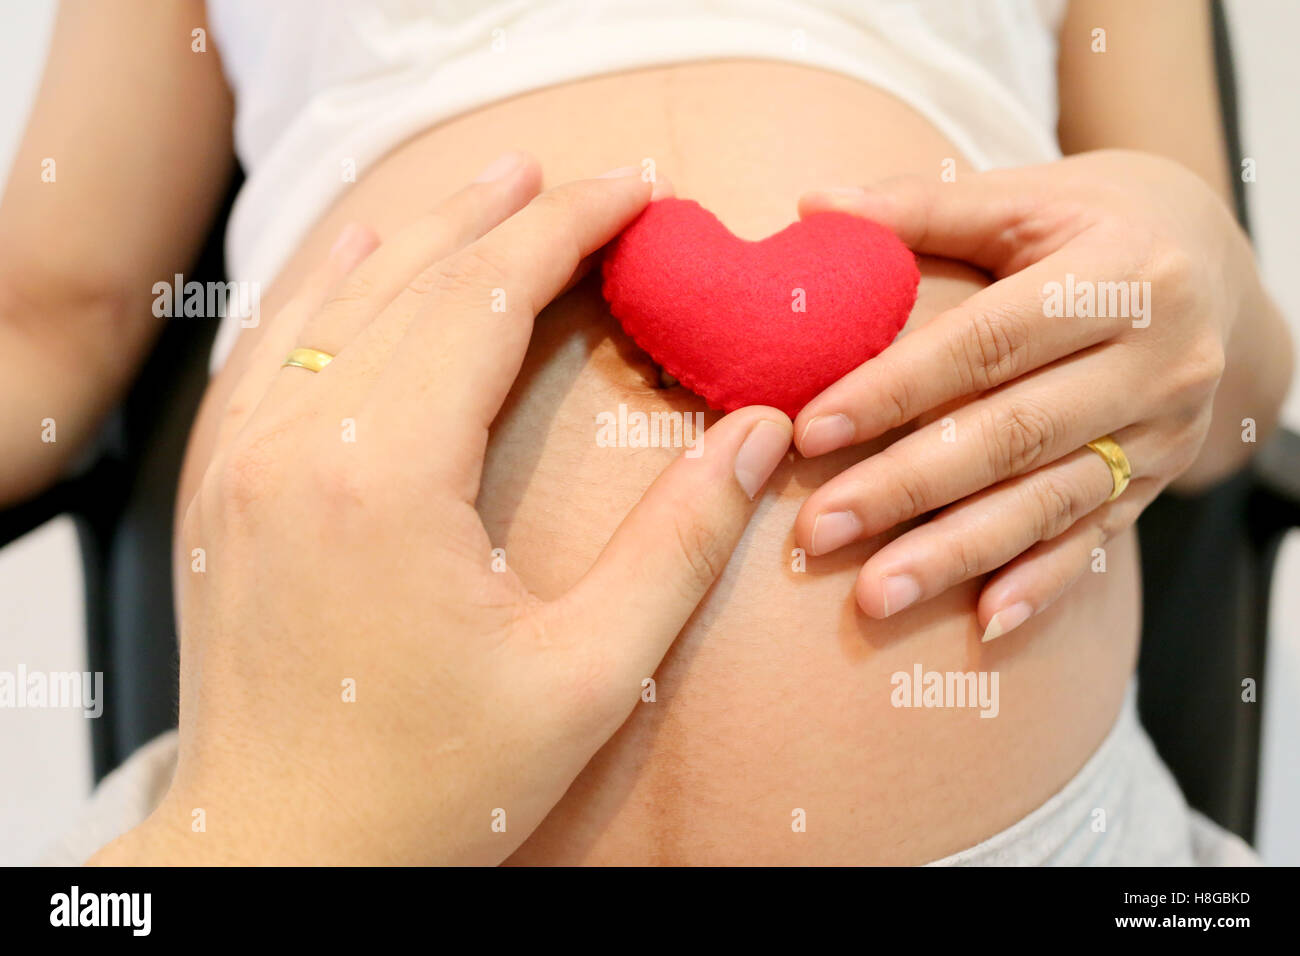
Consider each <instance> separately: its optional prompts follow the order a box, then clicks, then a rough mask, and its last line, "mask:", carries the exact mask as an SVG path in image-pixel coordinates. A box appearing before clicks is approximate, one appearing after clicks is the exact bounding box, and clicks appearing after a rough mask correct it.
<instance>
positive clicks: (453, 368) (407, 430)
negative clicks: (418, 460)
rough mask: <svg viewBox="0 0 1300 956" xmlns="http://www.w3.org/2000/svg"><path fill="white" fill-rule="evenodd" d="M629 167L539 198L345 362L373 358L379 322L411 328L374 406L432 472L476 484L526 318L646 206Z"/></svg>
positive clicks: (436, 277)
mask: <svg viewBox="0 0 1300 956" xmlns="http://www.w3.org/2000/svg"><path fill="white" fill-rule="evenodd" d="M639 173H640V170H639V168H636V167H630V168H628V169H626V170H616V171H614V172H613V173H609V174H606V176H605V177H602V178H598V179H590V180H584V181H580V182H573V183H568V184H565V185H563V186H558V187H556V188H555V189H551V190H549V191H547V192H545V193H542V194H541V195H540V196H538V197H537V198H536V199H534V200H533V201H532V202H530V203H529V204H528V205H527V206H526V207H525V208H524V209H523V210H522V211H520V212H519V213H516V214H515V215H514V216H511V217H510V218H509V219H507V220H506V221H505V222H504V223H502V224H501V225H500V226H498V227H497V228H496V229H493V230H492V231H491V232H490V233H488V234H487V235H485V236H484V237H483V238H481V239H479V240H478V241H476V242H474V243H471V244H470V245H469V246H467V247H466V248H465V249H463V250H461V251H460V252H458V253H456V254H455V255H453V256H451V257H449V258H447V259H445V260H444V261H442V262H441V263H439V264H438V265H436V266H434V267H433V268H431V269H429V270H426V271H425V272H424V273H422V274H421V276H420V277H419V278H418V279H417V280H416V281H415V282H413V283H412V284H411V285H410V286H409V287H408V288H407V289H406V290H405V291H404V292H403V293H402V294H401V295H400V296H398V298H397V299H396V300H394V302H393V303H392V305H391V306H390V307H389V308H388V309H386V310H385V312H384V315H383V316H381V317H380V320H379V321H377V322H376V323H374V324H373V325H372V326H371V328H370V329H368V330H367V332H366V334H365V335H364V336H363V337H362V339H359V340H358V342H357V348H356V350H355V357H354V358H353V359H352V361H353V362H355V363H356V364H358V365H363V366H366V365H369V364H371V363H373V361H374V359H373V357H367V355H366V353H367V350H371V351H373V350H374V349H375V348H376V347H378V348H380V349H382V348H384V347H385V343H384V339H385V338H386V336H387V335H388V334H389V333H388V328H387V327H388V326H389V325H391V324H392V323H393V322H397V323H399V324H405V325H409V328H408V329H407V332H406V334H405V336H404V337H402V338H401V339H400V341H398V342H397V343H396V344H395V345H393V346H392V347H391V353H392V354H391V360H390V361H389V362H388V363H387V364H386V365H385V366H384V374H383V377H382V379H381V380H379V381H378V382H377V383H376V386H375V394H374V405H375V408H376V411H377V413H378V414H379V415H380V416H381V417H383V415H384V411H385V410H388V409H391V410H392V412H393V414H392V415H388V416H387V418H388V419H389V420H392V421H397V422H400V424H401V429H402V434H401V435H397V434H395V435H394V436H393V437H394V440H399V441H400V440H401V438H402V435H405V436H406V438H407V439H408V440H410V441H414V442H415V443H416V444H418V445H419V446H422V448H423V451H421V453H420V454H421V457H422V458H423V459H425V460H428V454H427V450H428V447H429V446H430V444H433V445H434V446H436V447H437V448H438V449H439V450H440V459H439V461H438V463H437V464H438V467H439V470H440V471H443V470H446V471H450V472H452V473H455V474H457V475H461V476H465V475H469V476H470V477H471V478H472V479H473V481H472V483H473V484H474V485H475V487H476V483H477V477H476V471H475V469H476V468H477V466H478V465H481V459H482V454H483V448H484V446H485V443H486V440H487V427H488V425H489V424H490V423H491V422H492V419H493V418H494V417H496V414H497V411H498V410H499V409H500V407H501V403H502V402H503V401H504V400H505V397H506V394H507V393H508V392H509V390H510V386H511V385H512V384H513V382H514V380H515V376H516V375H518V374H519V368H520V365H521V364H522V362H523V357H524V353H525V351H526V349H527V347H528V341H529V338H530V337H531V335H532V328H533V319H534V318H535V317H536V315H537V313H538V312H539V311H541V309H542V308H543V307H544V306H546V305H547V304H548V303H549V302H550V301H551V299H553V298H554V297H555V296H556V295H557V294H558V293H559V292H560V291H561V290H562V289H563V288H564V287H565V286H566V285H567V284H568V282H569V281H570V279H571V278H572V276H573V274H574V272H575V271H576V270H577V269H578V268H579V265H580V263H581V262H582V260H583V259H585V258H586V257H587V256H590V255H591V254H592V253H594V252H595V251H596V250H598V249H599V248H600V247H601V246H603V245H605V243H607V242H608V241H609V240H610V239H612V238H613V237H614V236H615V235H617V234H618V232H619V231H620V230H621V229H623V228H624V227H625V226H626V225H628V223H630V222H631V221H632V220H633V219H634V218H635V217H636V216H637V215H638V214H639V213H640V212H641V210H642V209H644V208H645V205H646V203H647V202H648V201H649V199H650V194H651V184H650V183H647V182H643V181H642V179H641V177H640V175H639ZM338 364H340V363H339V362H338V361H336V362H335V363H334V365H338ZM334 365H332V366H331V370H332V369H333V368H334ZM412 453H413V454H414V453H415V452H414V450H413V451H412ZM471 473H472V474H471Z"/></svg>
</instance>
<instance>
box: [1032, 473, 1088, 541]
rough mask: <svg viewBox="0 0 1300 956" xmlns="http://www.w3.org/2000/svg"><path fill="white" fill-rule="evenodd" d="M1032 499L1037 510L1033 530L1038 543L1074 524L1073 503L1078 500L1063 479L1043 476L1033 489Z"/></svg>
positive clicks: (1053, 536)
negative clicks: (1035, 523) (1035, 524)
mask: <svg viewBox="0 0 1300 956" xmlns="http://www.w3.org/2000/svg"><path fill="white" fill-rule="evenodd" d="M1033 497H1034V503H1035V506H1036V509H1037V510H1036V512H1035V516H1036V521H1037V526H1036V528H1035V530H1036V532H1037V535H1038V540H1039V541H1046V540H1048V539H1049V538H1055V537H1056V536H1057V535H1058V534H1060V533H1061V532H1063V531H1066V530H1067V529H1069V528H1070V527H1071V526H1072V525H1073V524H1074V521H1075V502H1076V501H1077V500H1078V499H1077V498H1076V496H1075V493H1074V490H1073V489H1072V488H1070V487H1069V486H1068V485H1067V484H1066V482H1065V481H1064V480H1063V479H1061V478H1059V477H1054V476H1051V475H1044V476H1043V478H1042V480H1040V481H1039V482H1038V484H1037V487H1036V488H1035V489H1034V496H1033Z"/></svg>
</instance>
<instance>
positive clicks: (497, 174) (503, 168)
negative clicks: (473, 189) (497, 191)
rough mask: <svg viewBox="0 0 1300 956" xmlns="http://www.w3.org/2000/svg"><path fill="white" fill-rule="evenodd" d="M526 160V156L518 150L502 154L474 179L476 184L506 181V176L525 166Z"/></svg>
mask: <svg viewBox="0 0 1300 956" xmlns="http://www.w3.org/2000/svg"><path fill="white" fill-rule="evenodd" d="M524 159H525V154H524V153H521V152H519V151H518V150H516V149H512V150H510V151H509V152H507V153H502V154H501V155H500V156H498V157H497V158H496V159H494V160H492V162H490V163H488V164H487V166H486V167H484V169H483V172H481V173H479V174H478V176H476V177H475V178H474V182H476V183H490V182H493V181H494V180H497V179H505V177H506V176H508V175H510V174H511V173H512V172H514V171H515V170H516V169H518V168H519V167H520V166H522V165H523V164H524Z"/></svg>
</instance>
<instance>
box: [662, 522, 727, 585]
mask: <svg viewBox="0 0 1300 956" xmlns="http://www.w3.org/2000/svg"><path fill="white" fill-rule="evenodd" d="M673 530H674V533H675V537H676V540H677V546H678V548H679V549H680V551H681V555H682V559H683V562H684V565H685V567H686V568H687V569H688V570H689V577H688V578H687V581H688V582H689V586H690V589H691V591H692V594H693V595H698V594H699V593H702V592H703V591H706V590H708V588H709V586H710V585H711V584H713V582H714V581H716V580H717V579H718V576H719V575H720V574H722V569H723V568H725V567H726V565H727V558H728V556H729V552H728V550H727V548H726V547H725V546H724V542H723V541H722V538H721V536H720V535H719V534H718V532H717V530H716V529H715V528H712V527H710V526H709V525H708V524H707V523H701V522H699V521H695V520H689V519H687V520H683V519H680V518H679V519H677V520H676V521H675V522H674V524H673Z"/></svg>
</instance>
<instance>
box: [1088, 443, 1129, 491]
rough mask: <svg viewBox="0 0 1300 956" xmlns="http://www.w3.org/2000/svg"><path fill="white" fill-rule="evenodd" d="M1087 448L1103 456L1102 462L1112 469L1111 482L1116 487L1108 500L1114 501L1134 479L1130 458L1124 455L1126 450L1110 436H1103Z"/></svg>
mask: <svg viewBox="0 0 1300 956" xmlns="http://www.w3.org/2000/svg"><path fill="white" fill-rule="evenodd" d="M1087 447H1088V448H1091V449H1092V450H1093V451H1095V452H1096V453H1097V454H1099V455H1101V460H1102V461H1104V462H1105V463H1106V467H1107V468H1109V469H1110V480H1111V484H1112V485H1113V486H1114V487H1113V488H1112V489H1111V492H1110V497H1109V498H1107V499H1106V500H1107V501H1114V500H1115V499H1116V498H1118V497H1119V496H1120V495H1122V494H1123V493H1124V489H1125V488H1127V487H1128V482H1129V479H1130V478H1132V477H1133V466H1132V465H1130V464H1129V463H1128V456H1127V455H1125V454H1124V449H1123V448H1120V447H1119V442H1117V441H1115V439H1113V438H1111V437H1110V436H1109V435H1102V436H1101V437H1100V438H1098V439H1097V440H1096V441H1090V442H1088V445H1087Z"/></svg>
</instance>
